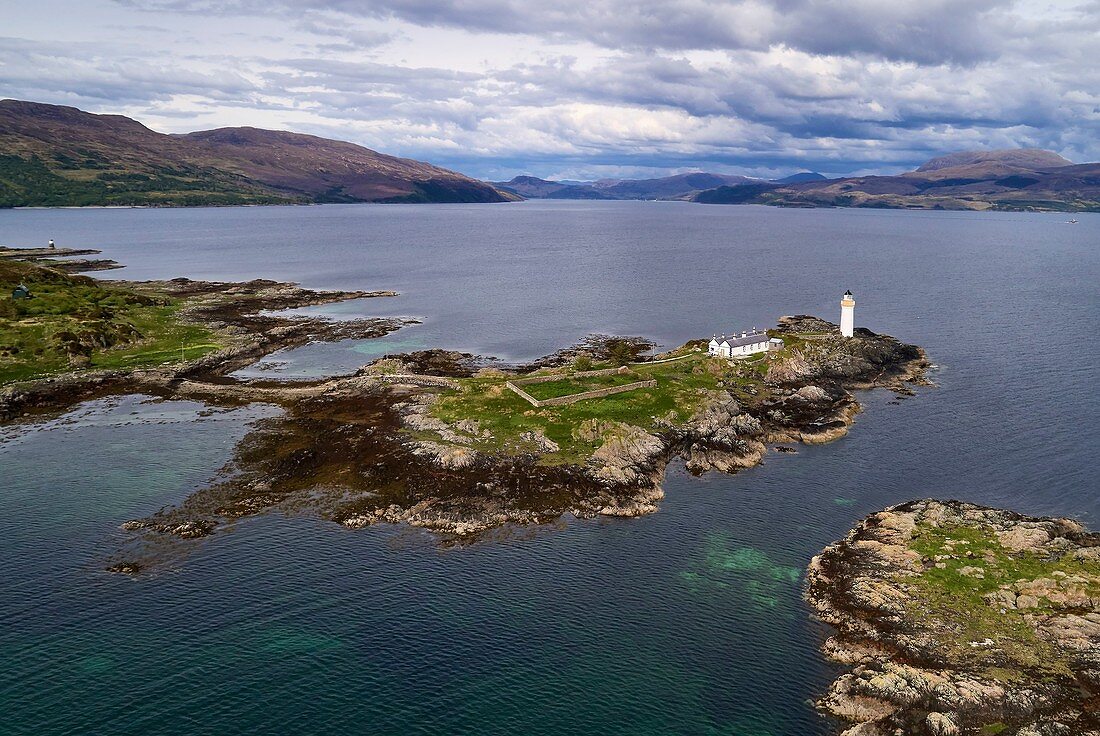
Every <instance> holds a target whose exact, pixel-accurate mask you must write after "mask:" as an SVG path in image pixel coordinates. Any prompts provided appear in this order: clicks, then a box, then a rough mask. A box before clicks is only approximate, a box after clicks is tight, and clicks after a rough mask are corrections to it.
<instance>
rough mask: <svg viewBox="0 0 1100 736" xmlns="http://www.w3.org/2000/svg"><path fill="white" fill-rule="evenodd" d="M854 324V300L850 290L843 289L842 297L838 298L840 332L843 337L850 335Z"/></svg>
mask: <svg viewBox="0 0 1100 736" xmlns="http://www.w3.org/2000/svg"><path fill="white" fill-rule="evenodd" d="M855 326H856V300H855V299H854V298H853V297H852V292H850V291H845V292H844V296H843V298H841V300H840V334H841V335H843V336H844V337H851V336H852V331H853V330H855Z"/></svg>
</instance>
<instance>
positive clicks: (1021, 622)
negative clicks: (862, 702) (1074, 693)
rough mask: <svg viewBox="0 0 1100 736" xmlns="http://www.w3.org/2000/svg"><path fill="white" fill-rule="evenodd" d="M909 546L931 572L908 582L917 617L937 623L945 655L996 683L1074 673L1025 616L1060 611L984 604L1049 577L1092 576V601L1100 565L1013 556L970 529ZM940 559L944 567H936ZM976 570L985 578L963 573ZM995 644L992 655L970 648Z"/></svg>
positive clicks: (931, 532)
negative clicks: (1008, 588)
mask: <svg viewBox="0 0 1100 736" xmlns="http://www.w3.org/2000/svg"><path fill="white" fill-rule="evenodd" d="M910 547H911V548H912V549H913V550H914V551H916V552H918V553H919V554H920V555H921V556H922V557H923V558H924V559H926V560H928V561H929V564H930V565H931V566H930V567H929V568H928V569H926V570H924V571H923V572H922V573H921V574H920V575H918V576H917V577H916V578H911V577H905V578H904V579H903V581H902V582H904V584H905V585H908V586H910V588H911V592H910V596H911V599H912V601H913V603H912V604H911V605H910V615H911V616H913V617H914V618H918V619H924V620H926V621H930V622H931V623H934V624H935V628H936V630H937V631H942V632H944V636H943V637H942V638H941V642H940V643H941V645H942V651H944V652H946V653H947V655H948V656H950V657H953V658H954V659H955V660H956V661H958V662H963V663H966V664H967V665H968V666H970V667H971V668H974V667H977V668H980V669H982V670H983V672H984V673H985V674H986V675H987V676H990V677H992V678H994V679H998V680H1011V679H1016V678H1018V677H1020V676H1021V673H1022V672H1023V671H1028V672H1033V673H1039V674H1040V675H1043V676H1060V675H1066V674H1068V673H1069V672H1070V669H1069V664H1068V663H1067V662H1066V661H1065V660H1064V658H1063V657H1062V656H1060V655H1059V653H1058V651H1057V650H1056V649H1055V648H1054V647H1052V646H1051V645H1050V644H1047V643H1046V642H1044V641H1042V640H1040V639H1039V638H1038V637H1037V636H1036V634H1035V630H1034V628H1033V627H1032V626H1031V625H1030V624H1028V623H1027V621H1026V620H1025V619H1024V615H1025V614H1031V615H1034V614H1037V615H1043V614H1046V613H1050V612H1052V611H1053V610H1054V608H1053V607H1052V606H1051V603H1050V601H1049V600H1046V599H1043V598H1041V599H1039V607H1038V608H1033V609H1026V610H1024V611H1019V610H1016V609H1012V608H1006V609H1005V613H1003V614H1002V613H1001V607H1000V606H998V605H995V604H991V603H990V602H988V601H986V600H985V599H983V596H984V595H986V594H988V593H992V592H994V591H997V590H998V589H1000V587H1001V586H1002V585H1012V584H1013V583H1017V582H1021V581H1031V580H1036V579H1038V578H1049V577H1051V576H1052V574H1053V573H1056V572H1062V573H1065V574H1066V575H1080V576H1082V577H1086V578H1088V577H1091V578H1093V580H1094V583H1093V584H1092V586H1091V587H1090V589H1089V592H1090V595H1094V596H1095V595H1100V584H1097V583H1096V582H1095V580H1096V576H1097V575H1100V569H1098V566H1097V565H1096V563H1086V562H1084V561H1082V560H1077V559H1074V558H1072V557H1068V556H1063V557H1060V558H1056V559H1048V558H1044V557H1040V556H1038V555H1036V554H1034V553H1030V552H1023V553H1010V552H1009V551H1008V550H1006V549H1005V548H1004V547H1002V546H1001V544H1000V542H999V541H998V539H997V538H996V536H995V535H994V534H993V532H992V531H988V530H984V529H980V528H976V527H970V526H955V527H931V526H923V525H922V526H921V527H920V528H919V529H918V531H917V533H916V535H915V536H914V539H913V541H912V543H911V544H910ZM937 557H940V558H941V559H940V560H939V562H941V563H942V564H943V565H944V567H942V568H938V567H935V566H934V561H936V558H937ZM966 567H971V568H977V569H978V570H980V571H981V573H982V575H983V577H980V578H979V577H975V576H974V575H973V574H970V575H968V574H964V573H963V572H962V570H963V568H966ZM986 639H992V640H993V641H994V642H995V646H994V647H991V648H989V649H988V650H987V649H985V648H981V647H973V646H971V644H970V643H971V642H975V641H977V642H982V641H985V640H986Z"/></svg>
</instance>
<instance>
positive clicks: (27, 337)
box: [0, 260, 221, 384]
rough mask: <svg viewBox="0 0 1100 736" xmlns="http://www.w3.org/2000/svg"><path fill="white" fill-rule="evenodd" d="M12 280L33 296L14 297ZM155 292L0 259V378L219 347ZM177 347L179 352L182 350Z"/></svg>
mask: <svg viewBox="0 0 1100 736" xmlns="http://www.w3.org/2000/svg"><path fill="white" fill-rule="evenodd" d="M17 284H24V285H26V286H27V287H29V288H30V291H31V294H32V298H31V299H25V300H13V299H12V298H11V294H12V290H13V288H14V287H15V286H16V285H17ZM180 307H181V304H180V303H179V302H177V301H173V300H170V299H168V298H166V297H164V296H162V295H156V294H139V293H136V292H133V291H129V290H125V289H118V288H112V287H108V286H103V285H100V284H99V283H97V282H96V281H94V280H92V279H90V278H87V277H84V276H69V275H66V274H63V273H60V272H58V271H53V270H51V269H48V268H43V267H41V266H37V265H34V264H29V263H25V262H19V261H9V260H4V261H0V384H5V383H10V382H12V381H20V380H27V379H31V378H39V377H43V376H47V375H51V374H54V373H59V372H62V371H65V370H71V369H74V368H131V367H137V366H148V365H159V364H162V363H171V362H174V361H179V360H180V359H181V357H182V358H186V359H193V358H196V357H199V356H200V355H203V354H205V353H207V352H210V351H212V350H216V349H217V348H219V347H221V344H220V343H219V341H218V340H217V339H216V338H215V337H214V335H213V333H212V332H210V331H209V330H207V329H206V328H204V327H202V326H200V325H196V324H191V323H188V322H184V321H182V320H180V319H179V317H178V313H179V309H180ZM181 350H182V354H181Z"/></svg>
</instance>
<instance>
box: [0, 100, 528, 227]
mask: <svg viewBox="0 0 1100 736" xmlns="http://www.w3.org/2000/svg"><path fill="white" fill-rule="evenodd" d="M516 198H517V197H515V195H511V194H508V193H504V192H500V191H498V190H497V189H495V188H493V187H492V186H491V185H489V184H487V183H485V182H482V181H478V180H475V179H471V178H470V177H467V176H463V175H462V174H459V173H456V172H454V171H448V170H447V169H441V168H439V167H437V166H432V165H431V164H426V163H423V162H420V161H414V160H412V159H406V158H397V157H395V156H387V155H385V154H382V153H378V152H377V151H372V150H370V149H369V148H364V147H362V146H357V145H355V144H352V143H345V142H342V141H335V140H328V139H326V138H318V137H316V136H311V135H304V134H301V133H289V132H284V131H275V130H261V129H258V128H219V129H217V130H206V131H200V132H196V133H188V134H186V135H166V134H164V133H157V132H155V131H153V130H150V129H149V128H147V127H145V126H144V125H142V124H141V123H139V122H137V121H136V120H132V119H130V118H127V117H123V116H121V115H93V114H91V113H87V112H83V111H81V110H78V109H76V108H74V107H62V106H58V105H45V104H41V103H35V102H22V101H18V100H0V207H3V206H7V207H15V206H77V205H210V204H291V203H310V202H504V201H508V200H512V199H516Z"/></svg>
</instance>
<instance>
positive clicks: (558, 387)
mask: <svg viewBox="0 0 1100 736" xmlns="http://www.w3.org/2000/svg"><path fill="white" fill-rule="evenodd" d="M664 357H676V358H678V359H677V360H671V361H667V362H659V363H658V362H652V363H636V364H633V365H631V366H630V367H629V373H625V374H620V373H614V374H611V375H606V376H587V377H583V378H572V377H571V374H573V373H575V372H576V371H577V370H578V366H577V365H576V364H574V365H571V366H568V367H566V368H558V369H552V370H542V371H537V372H535V373H533V374H531V375H530V376H524V378H530V377H535V376H543V375H561V376H562V378H561V380H558V381H552V382H547V383H532V384H525V385H523V386H522V387H521V388H522V389H523V390H524V391H526V392H527V393H529V394H531V395H532V396H533V397H534V398H536V399H548V398H554V397H558V396H566V395H570V394H575V393H581V392H583V391H591V390H593V389H599V388H607V387H610V386H619V385H624V384H629V383H635V382H638V381H644V380H647V379H653V380H655V381H656V382H657V385H656V386H655V387H643V388H637V389H634V390H631V391H625V392H623V393H618V394H613V395H611V396H604V397H601V398H598V399H587V400H582V401H578V402H576V403H574V404H567V405H564V406H548V407H540V408H536V407H534V406H532V405H531V404H529V403H528V402H527V401H525V400H524V399H523V398H522V397H520V396H519V395H517V394H515V393H514V392H512V391H511V390H509V389H508V387H507V386H505V383H506V382H507V381H509V380H513V379H515V376H511V375H507V374H503V373H500V374H498V375H494V374H493V372H492V371H487V372H486V373H488V374H489V375H486V376H479V377H474V378H459V379H455V380H457V381H458V383H459V385H460V387H459V388H458V389H455V390H447V391H443V392H442V393H441V395H440V397H439V400H438V401H437V402H436V403H435V404H433V405H432V407H431V413H432V415H433V416H435V417H436V418H438V419H440V420H442V421H443V422H445V423H447V424H458V423H461V422H464V421H470V420H472V421H473V422H475V423H476V424H477V427H478V430H479V432H478V433H477V435H475V436H474V437H473V438H472V440H471V442H470V446H472V447H473V448H475V449H477V450H479V451H482V452H491V453H501V452H503V453H510V454H516V453H523V452H530V451H532V450H541V453H540V462H542V463H546V464H558V463H577V462H584V461H585V460H586V459H587V458H588V457H590V456H591V455H592V453H593V452H595V450H596V449H597V448H598V447H599V446H600V445H601V444H602V443H603V442H604V440H605V436H604V435H605V434H606V433H607V431H608V429H612V430H613V429H614V428H616V427H619V426H621V425H626V426H630V427H638V428H640V429H642V430H644V431H646V432H660V431H662V429H663V428H666V427H668V426H669V425H671V424H680V423H683V422H686V421H688V420H689V419H690V418H691V417H692V416H693V415H694V414H696V413H697V412H698V411H699V410H700V409H701V408H703V407H704V406H705V405H706V404H707V402H708V401H709V400H712V395H713V392H715V391H718V390H724V391H728V392H730V393H731V394H733V395H735V396H738V397H740V398H741V399H742V400H744V401H747V402H749V401H751V402H754V403H755V402H758V401H762V400H764V399H765V398H767V396H768V395H769V391H768V389H767V386H766V385H765V384H764V380H763V379H764V372H765V371H766V367H767V362H766V360H767V359H766V356H758V358H757V359H756V360H745V361H734V362H731V361H725V360H715V359H714V358H712V357H711V356H708V355H707V354H706V353H705V352H702V351H697V350H696V349H695V348H694V347H685V348H681V349H680V350H678V351H675V352H673V353H670V354H668V355H667V356H664ZM589 365H590V366H591V369H601V368H609V367H613V365H612V364H611V363H607V362H595V363H591V364H590V363H589V361H587V360H584V361H581V365H580V366H579V368H581V369H583V370H589ZM540 436H541V437H545V438H547V439H549V440H550V442H551V443H553V445H551V444H549V443H545V442H543V443H542V444H541V445H540V444H539V442H540V440H539V439H532V438H533V437H534V438H538V437H540ZM435 439H439V438H438V437H436V438H435ZM553 446H557V448H558V449H556V450H555V449H549V451H547V450H548V448H552V447H553Z"/></svg>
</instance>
